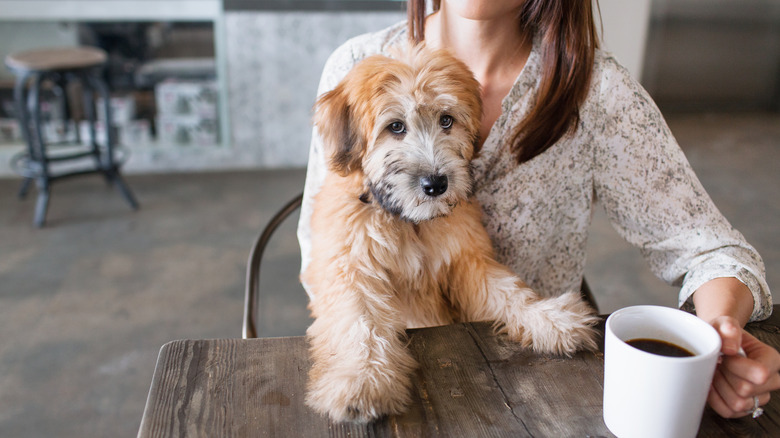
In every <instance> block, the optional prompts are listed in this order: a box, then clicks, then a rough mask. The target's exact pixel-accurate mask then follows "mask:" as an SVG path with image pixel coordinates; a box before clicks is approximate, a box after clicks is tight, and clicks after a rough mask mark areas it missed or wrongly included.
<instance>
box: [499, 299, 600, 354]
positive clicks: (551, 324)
mask: <svg viewBox="0 0 780 438" xmlns="http://www.w3.org/2000/svg"><path fill="white" fill-rule="evenodd" d="M515 315H516V318H515V320H514V321H507V322H506V325H505V326H504V327H503V330H504V331H505V332H506V333H507V335H508V336H509V337H510V339H512V340H514V341H517V342H520V343H521V344H523V346H526V347H531V348H533V349H534V351H537V352H539V353H554V354H565V355H568V356H570V355H572V354H574V353H575V352H576V351H577V350H583V349H584V350H595V349H597V348H598V346H597V344H596V336H597V332H596V330H595V329H594V328H593V326H595V325H596V324H597V323H598V321H599V319H598V317H597V316H596V315H595V314H594V313H593V309H592V308H591V307H590V306H589V305H588V304H587V303H585V302H584V301H582V299H581V297H580V295H579V294H578V293H575V292H567V293H565V294H563V295H560V296H558V297H553V298H542V299H540V300H538V301H535V302H532V303H528V304H526V305H525V306H523V309H522V310H521V311H519V312H515Z"/></svg>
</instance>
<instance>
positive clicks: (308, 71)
mask: <svg viewBox="0 0 780 438" xmlns="http://www.w3.org/2000/svg"><path fill="white" fill-rule="evenodd" d="M404 7H405V4H404V2H399V1H384V0H373V1H371V0H366V1H360V0H307V1H304V0H135V1H130V0H127V1H125V0H74V1H70V0H48V1H47V0H16V1H7V0H0V55H1V56H2V57H3V58H5V57H6V56H7V55H9V54H11V53H14V52H17V51H20V50H24V49H33V48H41V47H68V46H76V45H90V46H97V47H100V48H102V49H104V50H105V51H106V52H107V53H108V54H109V62H108V66H107V69H106V73H105V78H106V80H107V81H108V83H109V86H110V88H111V90H112V94H111V101H110V104H111V106H112V110H113V114H112V120H111V122H110V123H105V121H103V122H104V123H102V125H99V128H100V126H102V130H103V134H102V135H105V132H104V131H105V129H107V128H106V127H108V126H112V127H113V128H112V129H115V130H116V132H117V133H118V136H119V143H120V144H121V146H122V149H123V151H124V152H123V157H124V160H126V161H125V162H124V165H123V171H124V174H125V177H126V179H127V181H128V183H129V185H130V186H131V188H132V189H133V191H134V192H135V194H136V196H137V198H138V200H139V202H140V204H141V208H140V210H138V211H136V212H133V211H131V210H130V209H129V208H128V207H127V205H126V204H125V203H124V202H123V200H122V199H121V197H119V196H118V195H117V193H115V191H114V190H112V189H111V188H109V187H107V185H106V184H104V183H103V182H102V181H101V179H100V178H99V177H97V176H95V177H84V178H76V179H72V180H65V181H62V182H57V183H56V184H55V185H54V187H53V191H52V198H51V202H50V207H49V212H48V218H47V225H46V226H45V227H44V228H41V229H36V228H34V227H33V226H32V222H31V221H32V215H33V210H34V208H35V201H34V195H35V193H34V190H32V191H31V193H30V195H28V198H27V199H24V200H19V199H17V191H18V188H19V184H20V183H21V178H20V177H19V176H18V175H17V174H16V173H15V171H14V169H13V167H12V166H11V161H12V157H13V156H14V155H15V154H17V153H19V152H20V151H22V150H23V149H24V144H23V142H22V139H21V135H20V131H19V127H18V122H17V121H16V119H15V113H14V106H13V84H14V76H13V74H12V73H11V72H10V71H9V70H7V69H5V68H0V437H6V436H8V437H28V436H30V437H37V436H59V437H98V436H111V437H115V436H132V435H134V434H136V432H137V430H138V426H139V424H140V420H141V415H142V412H143V408H144V403H145V401H146V394H147V391H148V389H149V384H150V382H151V376H152V373H153V371H154V365H155V360H156V357H157V352H158V351H159V348H160V346H161V345H162V344H163V343H165V342H167V341H170V340H173V339H182V338H192V339H197V338H221V337H240V336H241V312H242V308H243V291H244V281H245V277H244V276H245V269H246V259H247V256H248V254H249V250H250V248H251V245H252V243H253V241H254V239H255V237H256V236H257V234H259V232H260V231H261V230H262V228H263V226H264V225H265V223H266V222H267V221H268V219H269V218H270V217H271V216H272V215H273V214H274V212H275V211H276V210H278V209H279V208H280V207H281V206H282V205H283V204H284V203H285V202H286V201H287V200H288V199H290V198H292V197H293V196H294V195H295V194H297V193H299V192H300V191H301V190H302V188H303V179H304V176H305V166H306V162H307V159H308V148H309V140H310V136H311V131H310V130H311V128H310V116H311V107H312V104H313V103H314V100H315V98H316V95H315V94H316V89H317V84H318V81H319V76H320V73H321V69H322V67H323V65H324V63H325V60H326V59H327V57H328V55H329V54H330V53H331V52H332V50H333V49H335V48H336V47H337V46H338V45H340V44H341V43H343V42H344V41H345V40H346V39H348V38H349V37H351V36H354V35H358V34H361V33H365V32H368V31H373V30H379V29H382V28H384V27H386V26H389V25H391V24H394V23H396V22H398V21H400V20H402V19H404V17H405V14H404V12H403V11H404ZM600 16H601V19H602V25H603V37H604V47H605V49H606V50H609V51H612V52H613V53H615V55H616V57H617V58H618V60H620V61H621V63H623V64H624V65H625V66H626V67H627V68H628V69H629V71H630V72H631V74H632V75H634V76H635V77H636V78H637V79H638V80H639V81H640V82H641V83H642V85H643V86H644V87H645V88H646V89H647V90H648V91H649V93H650V94H651V95H652V97H653V98H654V99H655V101H656V103H657V104H658V105H659V107H660V108H661V110H662V112H663V113H664V115H665V117H666V119H667V122H668V123H669V125H670V127H671V129H672V132H673V133H674V134H675V136H676V137H677V139H678V141H679V143H680V145H681V146H682V148H683V150H684V151H685V153H686V155H687V156H688V158H689V160H690V161H691V164H692V165H693V167H694V169H695V170H696V172H697V174H698V175H699V177H700V179H701V180H702V183H703V184H704V186H705V188H706V189H707V190H708V192H709V194H710V196H711V197H712V198H713V199H714V201H715V203H716V204H717V205H718V207H719V208H720V209H721V211H722V212H723V214H724V215H725V216H726V217H727V218H728V219H729V220H730V221H731V223H732V225H734V226H735V227H736V228H737V229H739V230H740V231H742V233H743V234H745V236H746V238H747V239H748V241H749V242H750V243H751V244H753V245H754V246H755V247H756V248H757V249H758V250H759V252H760V253H761V255H762V256H763V258H764V262H765V264H766V268H767V279H768V282H769V285H770V287H772V286H774V287H778V284H780V232H779V231H778V220H779V219H780V197H778V195H777V188H778V187H780V176H778V172H777V164H776V163H778V162H780V112H779V111H780V1H778V0H740V1H736V0H632V1H620V0H601V1H600ZM42 99H43V102H44V105H42V109H43V119H44V128H45V131H46V135H47V136H50V138H57V136H60V135H67V134H64V133H62V132H60V131H58V129H57V127H56V125H55V124H54V123H50V124H47V121H51V120H55V119H56V118H57V117H58V116H59V114H58V112H57V111H58V109H57V105H56V104H55V99H56V96H55V95H54V94H51V93H46V92H44V93H43V94H42ZM100 135H101V132H100V129H99V132H98V137H100ZM296 221H297V218H296V217H293V218H291V219H290V220H289V221H288V223H287V224H285V226H284V227H283V228H282V229H281V231H280V232H279V233H278V236H277V237H276V238H275V239H274V240H273V241H272V242H271V246H270V248H269V252H268V254H267V256H266V261H265V264H264V271H263V272H264V275H263V288H264V290H267V291H268V292H267V294H266V295H264V297H263V299H262V300H261V315H262V325H261V327H260V332H261V335H264V336H286V335H301V334H303V333H304V331H305V328H306V326H307V325H308V323H309V320H308V315H307V310H306V297H305V293H304V292H303V290H302V289H301V288H300V286H299V285H298V284H297V271H298V269H299V266H300V264H299V263H300V262H299V259H298V257H299V254H298V244H297V240H296V238H295V235H294V229H295V222H296ZM269 273H270V274H269ZM586 276H587V278H588V281H589V283H590V285H591V288H592V289H593V290H594V293H595V295H596V299H597V301H598V302H599V307H600V311H601V312H610V311H613V310H615V309H617V308H620V307H623V306H626V305H632V304H642V303H649V304H661V305H667V306H676V289H675V288H673V287H670V286H667V285H665V284H664V283H662V282H661V281H660V280H657V279H656V278H655V277H653V276H652V274H650V273H649V271H648V269H647V267H646V265H645V263H644V261H643V260H642V259H641V257H640V256H639V253H638V250H636V249H635V248H632V247H630V246H628V245H627V244H625V243H624V242H623V241H622V240H621V239H620V237H618V236H617V234H616V233H615V232H614V231H613V230H612V228H611V226H610V225H609V223H608V222H607V220H606V218H605V217H604V215H603V214H602V213H601V211H600V210H599V211H597V212H596V214H595V216H594V219H593V229H592V232H591V237H590V243H589V248H588V268H587V272H586Z"/></svg>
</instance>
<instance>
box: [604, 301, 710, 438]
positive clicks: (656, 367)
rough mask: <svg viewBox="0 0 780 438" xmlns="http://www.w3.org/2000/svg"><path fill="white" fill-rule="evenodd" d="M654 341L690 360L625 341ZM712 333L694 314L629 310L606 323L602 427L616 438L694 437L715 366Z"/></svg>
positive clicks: (651, 308)
mask: <svg viewBox="0 0 780 438" xmlns="http://www.w3.org/2000/svg"><path fill="white" fill-rule="evenodd" d="M635 339H655V340H660V341H665V342H668V343H672V344H675V345H677V346H680V347H682V348H684V349H686V350H688V351H689V352H691V353H693V356H691V357H668V356H661V355H658V354H653V353H648V352H646V351H642V350H640V349H638V348H635V347H633V346H631V345H629V344H627V343H626V342H627V341H631V340H635ZM720 347H721V341H720V336H719V335H718V332H717V331H715V329H714V328H713V327H712V326H710V325H709V324H707V323H706V322H704V321H702V320H701V319H699V318H697V317H696V316H694V315H691V314H689V313H686V312H683V311H681V310H677V309H672V308H668V307H660V306H633V307H626V308H624V309H620V310H618V311H616V312H614V313H613V314H611V315H610V316H609V318H607V323H606V329H605V341H604V422H605V423H606V425H607V427H608V428H609V430H610V431H612V433H614V434H615V435H617V436H618V437H619V438H641V437H649V438H658V437H679V438H685V437H695V436H696V433H697V432H698V429H699V423H700V422H701V418H702V413H703V412H704V406H705V403H706V401H707V393H708V392H709V389H710V384H711V383H712V376H713V374H714V372H715V366H716V365H717V362H718V356H719V353H720Z"/></svg>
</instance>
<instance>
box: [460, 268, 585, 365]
mask: <svg viewBox="0 0 780 438" xmlns="http://www.w3.org/2000/svg"><path fill="white" fill-rule="evenodd" d="M452 272H453V277H454V281H453V282H452V286H451V294H452V295H453V297H452V299H453V302H454V303H456V304H457V306H458V307H459V308H460V310H461V312H463V314H464V316H465V317H466V319H468V320H472V321H474V320H489V321H495V322H497V323H498V324H500V329H501V331H502V332H504V333H506V334H507V335H508V336H509V338H510V339H512V340H514V341H517V342H520V343H522V344H523V345H524V346H526V347H532V348H533V349H534V350H535V351H538V352H541V353H556V354H566V355H571V354H573V353H574V352H575V351H577V350H578V349H583V348H586V349H595V348H596V343H595V337H596V332H595V330H594V329H593V326H594V325H595V324H596V323H597V322H598V318H597V317H596V316H595V315H594V314H593V309H591V307H590V306H589V305H588V304H586V303H585V302H584V301H582V299H581V297H580V295H579V294H578V293H575V292H567V293H564V294H563V295H560V296H558V297H553V298H542V297H540V296H539V295H538V294H537V293H536V292H535V291H533V290H532V289H531V288H529V287H528V286H527V285H526V284H525V283H524V282H523V281H522V280H520V278H518V277H517V276H516V275H515V274H514V273H513V272H512V271H511V270H510V269H509V268H507V267H506V266H504V265H501V264H500V263H498V262H496V261H495V260H493V259H492V258H490V257H487V256H484V255H476V254H471V255H469V257H464V258H462V259H461V260H460V261H457V262H456V264H455V266H453V269H452Z"/></svg>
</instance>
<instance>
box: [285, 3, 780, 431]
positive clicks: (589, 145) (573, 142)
mask: <svg viewBox="0 0 780 438" xmlns="http://www.w3.org/2000/svg"><path fill="white" fill-rule="evenodd" d="M424 4H425V1H424V0H413V1H409V2H408V12H409V14H408V15H409V20H408V21H407V22H406V23H400V24H398V25H396V26H392V27H390V28H388V29H385V30H383V31H380V32H377V33H373V34H368V35H362V36H359V37H356V38H353V39H352V40H350V41H348V42H347V43H346V44H344V45H343V46H341V47H340V48H339V49H337V50H336V51H335V52H334V53H333V55H331V57H330V59H329V60H328V62H327V64H326V66H325V69H324V71H323V76H322V81H321V83H320V89H319V94H321V93H324V92H325V91H328V90H329V89H331V88H333V87H334V86H335V85H336V83H338V81H339V80H340V79H341V78H342V77H343V76H344V75H345V74H346V72H347V71H349V70H350V69H351V68H352V66H354V65H355V64H356V63H357V62H359V61H360V60H361V59H363V58H365V57H366V56H369V55H373V54H377V53H379V54H385V55H388V54H389V53H390V48H391V47H393V46H395V45H400V44H409V43H410V42H421V41H424V42H425V44H427V45H428V46H431V47H434V48H446V49H449V50H450V51H451V52H452V53H453V54H455V55H456V56H457V57H458V58H460V59H461V60H462V61H463V62H465V63H466V64H467V65H468V66H469V67H470V68H471V70H472V72H473V73H474V75H475V77H476V78H477V80H478V81H479V82H480V84H481V86H482V100H483V105H484V109H483V111H484V113H483V119H482V124H481V129H480V134H481V139H482V149H481V152H480V156H479V158H478V159H477V161H476V162H475V163H474V164H475V177H476V181H477V183H476V187H475V192H476V197H477V199H478V200H479V202H480V203H481V205H482V208H483V210H484V219H483V222H484V224H485V227H486V228H487V230H488V233H489V234H490V235H491V238H492V239H493V242H494V246H495V247H496V252H497V256H498V258H499V260H500V261H501V262H502V263H504V264H506V265H507V266H509V267H510V268H512V269H513V270H514V271H515V272H516V273H517V274H518V275H519V276H520V277H521V278H523V279H524V280H525V281H526V282H527V283H528V284H529V285H530V286H531V287H533V288H535V289H536V290H538V291H539V292H540V293H542V294H547V295H549V294H555V293H560V291H565V290H572V289H575V288H577V287H578V286H579V284H580V282H581V280H582V275H583V271H584V262H585V245H586V238H587V227H588V225H589V223H590V217H591V209H592V207H593V205H594V203H595V201H596V200H597V199H598V201H599V202H600V203H601V204H602V205H603V207H604V208H605V210H606V211H607V214H608V216H609V218H610V220H611V222H612V223H613V225H614V226H615V227H616V229H617V230H618V231H619V232H620V234H621V235H622V236H623V237H624V238H625V239H626V240H628V241H629V242H631V243H632V244H634V245H636V246H637V247H638V248H640V250H641V252H642V254H643V256H644V257H645V258H646V259H647V261H648V262H649V264H650V266H651V268H652V269H653V271H654V273H655V274H656V275H658V276H659V277H661V278H662V279H664V280H665V281H667V282H668V283H670V284H675V285H679V286H681V289H680V294H679V303H680V306H681V307H686V308H689V309H695V311H696V313H697V315H698V316H699V317H700V318H702V319H704V320H706V321H708V322H709V323H710V324H712V325H713V326H714V327H715V328H716V329H717V330H718V332H719V333H720V335H721V337H722V340H723V353H724V358H723V360H722V363H721V364H720V365H719V367H718V370H717V372H716V376H715V378H714V381H713V384H712V390H711V391H710V396H709V399H708V402H709V404H710V406H711V407H712V408H713V409H714V410H715V411H716V412H718V413H719V414H720V415H721V416H723V417H740V416H744V415H747V414H749V413H751V412H752V411H753V407H754V400H755V397H757V400H758V403H759V404H765V403H767V402H768V401H769V392H770V391H772V390H775V389H778V388H780V374H778V370H779V369H780V353H778V352H777V351H775V350H774V349H773V348H771V347H769V346H767V345H765V344H762V343H760V342H759V341H757V340H756V339H755V338H753V337H752V336H750V335H749V334H747V333H746V332H745V331H744V330H742V329H741V327H743V326H744V325H745V324H746V323H747V322H748V321H750V320H757V319H763V318H766V317H767V316H769V314H770V312H771V295H770V293H769V288H768V286H767V284H766V280H765V279H764V266H763V262H762V261H761V258H760V256H759V255H758V254H757V253H756V251H755V250H754V249H753V248H752V247H751V246H750V245H749V244H748V243H747V242H745V240H744V238H743V237H742V235H741V234H739V233H738V232H737V231H736V230H734V229H733V228H731V226H730V225H729V224H728V222H727V221H726V220H725V219H724V218H723V217H722V215H721V214H720V213H719V212H718V210H717V209H716V208H715V206H714V205H713V203H712V201H711V200H710V198H709V196H708V195H707V194H706V192H705V191H704V189H703V187H702V186H701V184H700V182H699V181H698V179H697V178H696V176H695V175H694V173H693V171H692V169H691V167H690V165H689V164H688V162H687V160H686V159H685V157H684V155H683V153H682V151H681V150H680V148H679V146H678V145H677V143H676V141H675V140H674V138H673V136H672V134H671V133H670V132H669V129H668V127H667V126H666V123H665V122H664V120H663V117H662V116H661V114H660V112H659V110H658V109H657V108H656V106H655V105H654V103H653V102H652V100H651V99H650V97H649V96H648V95H647V93H646V92H645V91H644V90H643V89H642V88H641V86H640V85H639V84H637V83H636V82H635V81H634V80H633V79H631V77H630V76H629V75H628V73H627V72H626V71H625V69H623V68H622V67H621V66H620V65H618V63H617V62H616V61H615V60H614V59H613V58H611V57H610V56H609V55H608V54H605V53H603V52H600V51H599V50H598V38H597V33H596V30H595V25H594V20H593V13H592V5H591V3H590V2H587V1H582V0H512V1H500V2H497V1H490V0H441V1H433V8H434V13H433V14H431V15H428V16H427V17H426V15H425V9H424ZM326 171H327V170H326V166H325V163H324V159H323V157H322V153H321V144H320V140H319V137H318V135H317V133H316V131H315V133H314V136H313V139H312V148H311V155H310V159H309V169H308V173H307V180H306V189H305V192H306V196H305V200H304V205H303V208H302V212H301V222H300V225H299V240H300V242H301V249H302V254H303V264H304V266H306V264H307V263H308V252H309V231H308V230H309V216H310V215H311V199H312V197H313V196H314V194H315V193H316V192H317V191H318V189H319V185H320V183H321V181H322V179H323V175H324V172H326ZM740 347H742V348H743V349H744V351H745V352H746V354H747V358H744V357H740V356H739V355H738V351H739V348H740Z"/></svg>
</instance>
